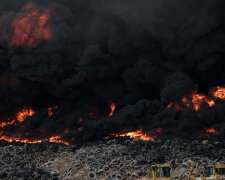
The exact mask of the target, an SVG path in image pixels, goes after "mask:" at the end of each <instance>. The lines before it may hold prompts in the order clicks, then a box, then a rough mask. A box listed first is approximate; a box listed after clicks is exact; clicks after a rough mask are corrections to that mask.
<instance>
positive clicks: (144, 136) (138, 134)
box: [105, 128, 162, 141]
mask: <svg viewBox="0 0 225 180" xmlns="http://www.w3.org/2000/svg"><path fill="white" fill-rule="evenodd" d="M160 132H162V128H158V129H156V130H152V132H151V133H150V134H153V133H154V134H157V133H160ZM110 136H115V137H125V136H128V137H130V138H133V139H141V140H145V141H150V140H154V139H156V135H154V136H150V135H148V134H146V133H144V132H143V130H142V129H139V130H137V131H132V132H128V133H124V134H115V133H113V134H111V135H110ZM108 138H109V136H107V137H106V138H105V139H108Z"/></svg>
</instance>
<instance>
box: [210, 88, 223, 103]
mask: <svg viewBox="0 0 225 180" xmlns="http://www.w3.org/2000/svg"><path fill="white" fill-rule="evenodd" d="M212 93H213V96H214V97H215V98H220V99H223V100H225V87H219V86H217V87H216V90H215V91H214V92H212Z"/></svg>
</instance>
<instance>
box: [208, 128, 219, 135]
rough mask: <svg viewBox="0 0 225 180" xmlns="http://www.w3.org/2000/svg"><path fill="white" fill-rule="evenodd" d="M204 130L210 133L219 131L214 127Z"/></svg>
mask: <svg viewBox="0 0 225 180" xmlns="http://www.w3.org/2000/svg"><path fill="white" fill-rule="evenodd" d="M206 132H207V133H211V134H219V131H217V130H216V129H214V128H211V129H207V130H206Z"/></svg>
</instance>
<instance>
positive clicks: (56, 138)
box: [49, 136, 70, 146]
mask: <svg viewBox="0 0 225 180" xmlns="http://www.w3.org/2000/svg"><path fill="white" fill-rule="evenodd" d="M49 142H55V143H63V144H66V145H68V146H69V145H70V144H69V143H68V142H66V141H63V140H61V137H60V136H53V137H51V138H49Z"/></svg>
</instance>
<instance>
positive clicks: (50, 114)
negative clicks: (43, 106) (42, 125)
mask: <svg viewBox="0 0 225 180" xmlns="http://www.w3.org/2000/svg"><path fill="white" fill-rule="evenodd" d="M53 108H54V109H58V108H59V107H58V106H55V107H49V108H48V117H51V116H52V115H53V112H52V110H53Z"/></svg>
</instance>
